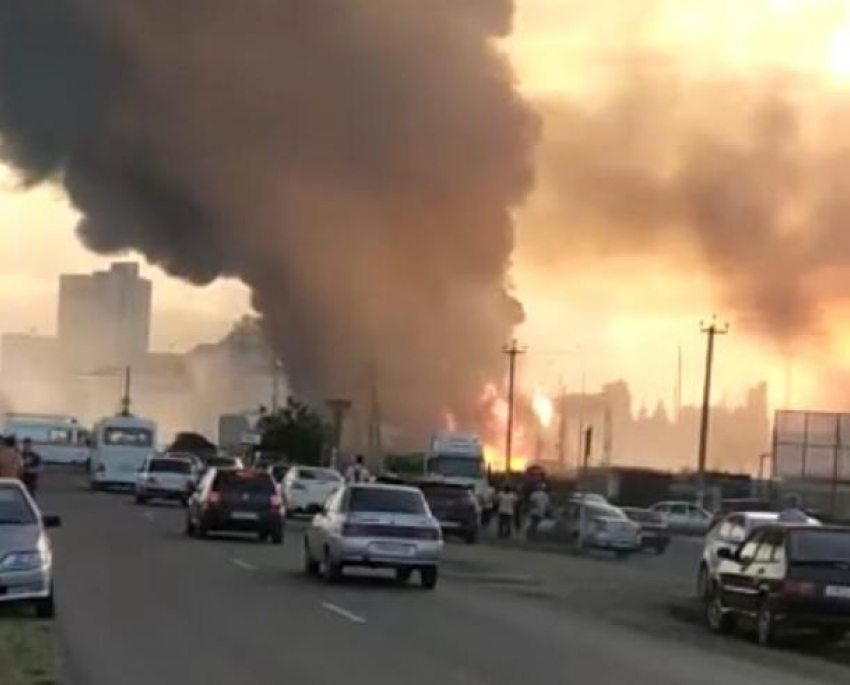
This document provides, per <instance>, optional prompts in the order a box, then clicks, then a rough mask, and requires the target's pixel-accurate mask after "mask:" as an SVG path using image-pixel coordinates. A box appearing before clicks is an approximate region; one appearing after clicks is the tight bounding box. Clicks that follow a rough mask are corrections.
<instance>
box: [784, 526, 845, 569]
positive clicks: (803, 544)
mask: <svg viewBox="0 0 850 685" xmlns="http://www.w3.org/2000/svg"><path fill="white" fill-rule="evenodd" d="M790 557H791V559H792V560H793V561H845V562H848V563H850V530H848V531H843V530H795V531H792V533H791V536H790Z"/></svg>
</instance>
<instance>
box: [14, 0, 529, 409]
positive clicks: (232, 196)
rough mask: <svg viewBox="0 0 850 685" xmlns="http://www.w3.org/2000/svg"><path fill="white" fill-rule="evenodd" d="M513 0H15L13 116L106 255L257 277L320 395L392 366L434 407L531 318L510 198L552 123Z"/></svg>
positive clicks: (402, 382)
mask: <svg viewBox="0 0 850 685" xmlns="http://www.w3.org/2000/svg"><path fill="white" fill-rule="evenodd" d="M512 9H513V8H512V2H510V0H307V1H305V0H240V1H239V2H234V1H233V0H179V1H176V0H121V1H120V2H116V1H115V0H0V137H2V142H3V156H4V158H5V159H6V160H7V161H8V162H10V163H12V164H13V165H14V166H15V167H16V168H17V169H18V170H19V171H20V173H21V175H22V178H23V179H24V180H25V182H27V183H37V182H41V181H44V180H54V179H55V180H58V181H61V182H63V183H64V185H65V187H66V188H67V191H68V193H69V196H70V197H71V199H72V201H73V202H74V204H75V205H76V206H77V207H78V208H79V209H80V210H81V212H82V213H83V216H84V218H83V220H82V222H81V225H80V228H79V231H80V235H81V237H82V239H83V240H84V241H85V243H86V244H87V245H88V246H89V247H91V248H92V249H94V250H97V251H100V252H106V253H108V252H112V251H116V250H122V249H125V248H134V249H138V250H141V251H142V252H143V253H144V254H145V255H146V256H147V257H148V258H149V259H150V260H151V261H152V262H154V263H157V264H159V265H161V266H163V267H164V268H165V269H166V270H168V271H169V272H170V273H172V274H175V275H177V276H180V277H183V278H186V279H189V280H191V281H193V282H196V283H206V282H209V281H210V280H212V279H214V278H216V277H217V276H219V275H229V276H237V277H239V278H241V279H242V280H244V282H245V283H247V284H248V285H249V286H250V287H251V288H252V289H253V293H254V304H255V306H256V307H257V309H258V310H259V311H260V312H261V313H262V315H263V318H264V320H265V324H266V327H267V331H268V333H269V335H270V337H271V338H272V340H273V341H274V343H275V345H276V346H277V348H278V350H279V353H280V356H281V358H282V360H283V362H284V364H285V366H286V368H287V370H288V373H289V375H290V377H291V380H292V382H293V384H294V386H295V388H296V390H298V391H300V392H301V393H302V394H305V395H307V396H308V397H310V398H313V399H320V398H323V397H326V396H328V395H339V394H357V393H358V392H360V390H361V389H362V387H363V385H364V383H365V378H366V376H367V375H368V369H370V367H372V366H373V365H374V367H375V368H377V374H378V376H379V377H380V384H381V388H382V392H383V397H382V400H383V404H384V411H385V413H389V414H390V415H391V416H389V417H388V418H389V419H390V420H393V419H398V420H402V421H408V420H411V419H414V420H418V421H419V422H421V423H423V424H427V423H429V422H431V421H432V420H433V418H434V416H435V415H436V414H437V413H438V412H441V411H442V410H443V409H454V410H459V411H462V410H463V408H464V407H466V406H470V405H471V403H472V399H473V398H474V397H475V396H476V395H477V394H478V392H479V390H480V387H481V385H482V384H483V382H484V381H485V380H486V379H489V378H493V377H497V376H499V374H500V372H501V368H502V359H501V355H500V346H501V344H502V342H503V341H504V339H505V338H506V336H507V335H508V334H509V331H510V329H511V327H512V326H513V325H515V324H516V323H517V322H518V321H519V320H520V319H521V316H522V313H521V309H520V307H519V305H518V303H517V302H516V301H514V300H513V299H512V298H511V297H510V295H509V293H508V291H507V289H506V286H507V284H506V272H507V269H508V266H509V258H510V254H511V250H512V247H513V226H512V221H511V215H510V212H511V209H512V208H513V207H514V206H515V205H516V204H518V203H519V202H520V201H521V200H522V199H523V197H524V195H525V193H526V191H527V190H528V188H529V185H530V182H531V164H530V149H531V147H532V146H533V143H534V140H535V137H536V132H537V122H536V120H535V117H534V115H533V114H532V113H531V111H530V110H529V109H528V108H527V107H526V105H525V103H524V102H523V101H522V100H521V99H520V97H519V96H518V94H517V92H516V90H515V87H514V82H513V75H512V73H511V70H510V68H509V66H508V64H507V62H506V60H505V59H504V58H503V57H502V55H501V54H500V53H499V51H498V47H497V46H496V45H495V43H494V41H495V40H497V39H498V38H500V37H502V36H504V35H506V34H507V32H508V31H509V30H510V25H511V14H512Z"/></svg>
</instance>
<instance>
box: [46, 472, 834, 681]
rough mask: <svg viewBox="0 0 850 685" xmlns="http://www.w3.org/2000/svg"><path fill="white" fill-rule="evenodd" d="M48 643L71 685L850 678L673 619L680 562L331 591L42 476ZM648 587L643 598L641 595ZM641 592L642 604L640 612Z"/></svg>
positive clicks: (507, 554)
mask: <svg viewBox="0 0 850 685" xmlns="http://www.w3.org/2000/svg"><path fill="white" fill-rule="evenodd" d="M41 499H42V506H43V509H44V510H45V511H49V512H51V513H59V514H61V515H62V516H63V518H64V526H63V528H62V529H60V530H59V531H57V532H56V533H55V534H54V536H53V538H54V548H55V557H56V562H57V581H56V583H57V596H58V606H59V618H58V619H57V628H58V631H57V632H58V635H59V636H60V642H61V647H62V652H63V655H64V661H65V664H64V668H65V673H66V681H67V683H69V685H118V684H120V685H142V684H145V685H148V684H149V683H154V682H155V683H158V684H159V685H172V684H174V685H178V684H179V685H196V684H197V685H210V684H216V685H217V684H219V683H221V684H223V685H241V684H243V683H244V684H246V685H247V684H250V685H265V684H266V683H269V684H271V683H281V682H297V683H302V684H309V683H330V682H343V683H347V684H352V685H357V684H358V683H364V684H365V683H368V684H369V685H382V684H384V683H387V684H388V685H389V684H392V685H397V684H398V683H399V682H403V683H405V684H408V685H417V684H419V683H422V684H423V685H424V684H427V685H435V683H439V684H441V685H442V684H451V683H457V684H458V685H477V684H479V683H480V684H487V685H493V684H496V683H522V684H523V685H534V684H535V683H546V685H551V684H552V683H558V682H592V683H595V684H599V685H605V684H608V683H620V682H628V683H630V684H632V685H640V684H643V683H646V684H649V683H652V684H653V685H665V684H668V683H669V684H670V685H674V684H675V685H681V684H682V683H693V684H702V683H705V684H706V685H708V684H712V685H716V684H717V683H722V684H724V685H736V684H738V683H741V684H743V683H746V684H748V685H750V684H752V683H771V685H784V684H786V683H789V684H790V683H838V682H846V681H847V678H848V675H850V671H848V670H846V668H845V667H843V666H839V665H836V664H832V663H828V662H825V661H822V660H821V659H818V658H816V657H812V656H808V655H802V656H801V655H799V654H796V653H781V652H768V651H765V650H760V649H758V648H756V647H755V646H753V645H750V644H748V643H746V642H745V641H743V640H740V639H728V638H726V639H721V638H715V637H713V636H710V635H708V634H707V632H706V631H705V630H704V629H703V628H702V627H700V626H695V625H690V624H688V623H686V622H682V621H678V620H677V619H676V618H675V616H672V615H670V613H669V612H667V610H666V608H665V607H667V606H668V605H670V602H675V601H679V600H682V601H684V598H678V599H677V598H676V593H677V592H684V591H685V587H686V586H689V584H690V581H689V579H687V578H682V579H681V582H680V585H681V587H680V588H679V590H676V588H675V587H672V586H671V587H669V588H668V595H669V596H668V597H666V599H665V598H664V597H663V594H664V589H665V588H667V586H668V585H669V584H670V583H669V582H668V580H667V577H666V576H664V573H668V574H669V577H670V578H673V577H674V576H675V577H679V576H680V575H681V572H680V571H677V570H676V568H677V566H676V564H677V563H679V562H675V563H673V562H674V561H675V560H676V559H680V557H681V560H683V561H682V563H690V562H689V561H688V559H689V558H690V555H691V554H692V553H693V552H692V551H690V548H688V547H683V548H680V549H679V550H677V552H676V553H675V554H679V555H680V557H677V556H675V554H674V556H671V558H670V561H668V563H665V562H664V560H663V559H658V560H653V559H650V558H646V559H634V560H630V561H629V562H625V563H623V562H612V561H611V560H607V559H576V558H571V557H566V556H557V555H551V554H541V553H533V552H527V551H524V550H516V549H500V548H492V547H486V546H477V547H466V546H463V545H457V546H454V545H452V546H450V548H449V550H448V555H447V556H448V559H447V563H446V564H445V567H444V573H443V577H442V578H441V583H440V586H439V587H438V589H437V590H436V592H433V593H431V592H425V591H422V590H420V589H419V588H418V587H416V586H415V585H411V586H410V587H404V588H401V587H397V586H396V585H395V584H394V583H392V582H390V581H388V580H384V579H382V578H375V577H357V578H354V579H350V580H347V581H346V582H344V583H342V584H341V585H338V586H326V585H324V584H322V583H321V582H320V581H318V580H314V579H310V578H307V577H305V576H304V575H303V573H302V571H301V532H300V530H301V528H302V526H300V525H296V526H290V527H289V528H288V530H287V539H286V543H285V545H284V546H283V547H277V546H271V545H262V544H259V543H256V542H254V541H245V540H241V539H234V538H222V539H215V540H206V541H200V540H191V539H188V538H185V537H184V536H183V534H182V525H183V511H182V510H181V509H178V508H172V507H169V506H162V507H157V506H149V507H137V506H135V505H134V504H132V501H131V499H130V498H128V497H126V496H122V495H113V494H104V493H98V494H94V493H89V492H87V491H85V490H84V489H82V487H81V486H80V484H79V483H77V482H75V479H74V478H73V477H70V478H69V477H67V476H61V477H52V478H50V479H49V482H48V483H47V487H46V488H45V492H44V493H43V495H42V498H41ZM649 588H654V589H652V590H651V591H650V590H649ZM647 593H648V594H649V598H648V599H647V596H646V595H647Z"/></svg>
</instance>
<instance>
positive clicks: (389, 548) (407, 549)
mask: <svg viewBox="0 0 850 685" xmlns="http://www.w3.org/2000/svg"><path fill="white" fill-rule="evenodd" d="M371 549H372V551H373V552H376V553H378V554H391V555H393V556H397V557H409V556H413V552H414V549H413V547H412V546H411V545H403V544H400V543H398V542H376V543H375V544H373V545H372V547H371Z"/></svg>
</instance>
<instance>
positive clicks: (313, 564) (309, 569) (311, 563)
mask: <svg viewBox="0 0 850 685" xmlns="http://www.w3.org/2000/svg"><path fill="white" fill-rule="evenodd" d="M304 573H306V574H307V575H308V576H317V575H319V562H318V561H316V560H315V559H314V558H313V555H312V554H310V547H309V546H308V545H307V539H306V538H305V539H304Z"/></svg>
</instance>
